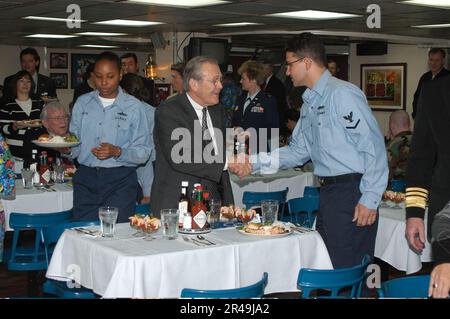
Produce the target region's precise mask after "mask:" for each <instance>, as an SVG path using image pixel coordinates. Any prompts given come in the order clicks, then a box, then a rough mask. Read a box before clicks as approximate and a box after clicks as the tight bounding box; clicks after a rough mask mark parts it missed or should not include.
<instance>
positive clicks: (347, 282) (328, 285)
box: [297, 255, 370, 298]
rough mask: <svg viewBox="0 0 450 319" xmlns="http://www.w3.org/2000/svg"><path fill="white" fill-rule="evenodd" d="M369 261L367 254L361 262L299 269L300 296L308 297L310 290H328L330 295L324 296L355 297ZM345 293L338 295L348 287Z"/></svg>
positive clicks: (298, 286) (359, 291)
mask: <svg viewBox="0 0 450 319" xmlns="http://www.w3.org/2000/svg"><path fill="white" fill-rule="evenodd" d="M369 262H370V257H369V256H368V255H366V256H364V258H363V260H362V262H361V264H359V265H357V266H354V267H350V268H341V269H333V270H318V269H308V268H303V269H300V271H299V273H298V279H297V288H298V289H300V290H301V291H302V298H310V295H311V292H313V291H317V290H328V291H330V292H331V295H330V296H326V297H325V298H355V297H359V296H360V295H361V289H362V284H363V282H364V279H365V278H366V268H367V265H368V264H369ZM350 287H351V291H349V293H347V295H345V296H343V295H340V294H339V292H340V291H341V290H342V289H344V288H350Z"/></svg>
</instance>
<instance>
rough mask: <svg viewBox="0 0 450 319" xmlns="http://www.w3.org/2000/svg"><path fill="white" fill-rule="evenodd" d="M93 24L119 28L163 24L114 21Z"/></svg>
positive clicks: (140, 21)
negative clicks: (117, 26)
mask: <svg viewBox="0 0 450 319" xmlns="http://www.w3.org/2000/svg"><path fill="white" fill-rule="evenodd" d="M94 24H103V25H119V26H126V27H148V26H150V25H158V24H163V22H154V21H142V20H122V19H115V20H106V21H99V22H94Z"/></svg>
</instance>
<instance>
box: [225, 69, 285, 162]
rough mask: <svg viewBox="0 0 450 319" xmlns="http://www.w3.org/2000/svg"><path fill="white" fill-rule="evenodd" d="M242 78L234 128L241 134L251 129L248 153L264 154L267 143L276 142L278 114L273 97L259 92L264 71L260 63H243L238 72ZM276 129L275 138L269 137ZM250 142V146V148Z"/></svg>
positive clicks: (235, 110) (234, 117) (234, 116)
mask: <svg viewBox="0 0 450 319" xmlns="http://www.w3.org/2000/svg"><path fill="white" fill-rule="evenodd" d="M238 73H239V75H241V84H242V89H243V90H244V92H243V93H242V95H241V96H240V97H239V98H238V99H237V101H236V107H235V109H234V115H233V126H234V127H241V128H242V129H244V130H247V129H254V130H255V131H253V134H252V132H250V135H254V134H256V136H254V137H253V138H252V137H251V138H250V151H251V152H252V153H258V152H259V151H264V152H265V151H267V147H266V145H267V146H269V145H270V140H271V139H272V138H273V139H276V140H277V141H278V128H279V120H278V111H277V102H276V100H275V98H274V97H272V96H269V95H267V94H266V93H265V92H262V91H261V85H262V84H264V79H265V75H264V70H263V66H262V64H261V63H259V62H256V61H252V60H249V61H247V62H244V63H243V64H242V65H241V67H240V68H239V70H238ZM272 129H276V133H277V134H276V135H277V136H272V134H271V130H272ZM252 142H253V146H252Z"/></svg>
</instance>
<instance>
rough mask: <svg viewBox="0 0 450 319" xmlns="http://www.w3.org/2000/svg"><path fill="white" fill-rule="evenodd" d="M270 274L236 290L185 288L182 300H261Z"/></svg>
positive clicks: (265, 274)
mask: <svg viewBox="0 0 450 319" xmlns="http://www.w3.org/2000/svg"><path fill="white" fill-rule="evenodd" d="M268 277H269V276H268V274H267V273H266V272H265V273H264V274H263V277H262V279H261V280H260V281H258V282H257V283H255V284H253V285H250V286H247V287H242V288H236V289H224V290H197V289H190V288H184V289H183V290H182V291H181V298H261V297H262V296H263V295H264V288H265V287H266V285H267V279H268Z"/></svg>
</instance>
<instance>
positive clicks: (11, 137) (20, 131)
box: [0, 70, 44, 159]
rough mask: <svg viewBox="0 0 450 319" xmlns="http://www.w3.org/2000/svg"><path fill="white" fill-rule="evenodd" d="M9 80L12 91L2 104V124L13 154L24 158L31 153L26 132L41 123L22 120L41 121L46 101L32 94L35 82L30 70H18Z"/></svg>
mask: <svg viewBox="0 0 450 319" xmlns="http://www.w3.org/2000/svg"><path fill="white" fill-rule="evenodd" d="M9 81H10V85H11V86H12V93H11V96H10V98H9V99H7V100H4V104H3V105H1V106H0V125H1V128H2V133H3V134H4V136H5V138H6V142H7V143H8V145H9V147H10V150H11V153H12V155H13V156H15V157H18V158H21V159H24V158H26V157H27V156H28V155H29V154H28V153H27V152H26V150H25V149H24V142H25V139H26V133H27V131H28V130H30V126H36V125H39V123H37V122H36V123H29V124H27V123H24V122H21V121H31V120H37V121H39V119H40V115H41V111H42V108H43V106H44V102H43V101H42V100H40V99H37V98H35V97H34V95H33V94H32V92H33V89H34V82H33V78H32V76H31V75H30V73H28V71H25V70H22V71H19V72H17V73H16V74H15V75H14V76H13V77H12V78H11V80H9Z"/></svg>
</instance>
